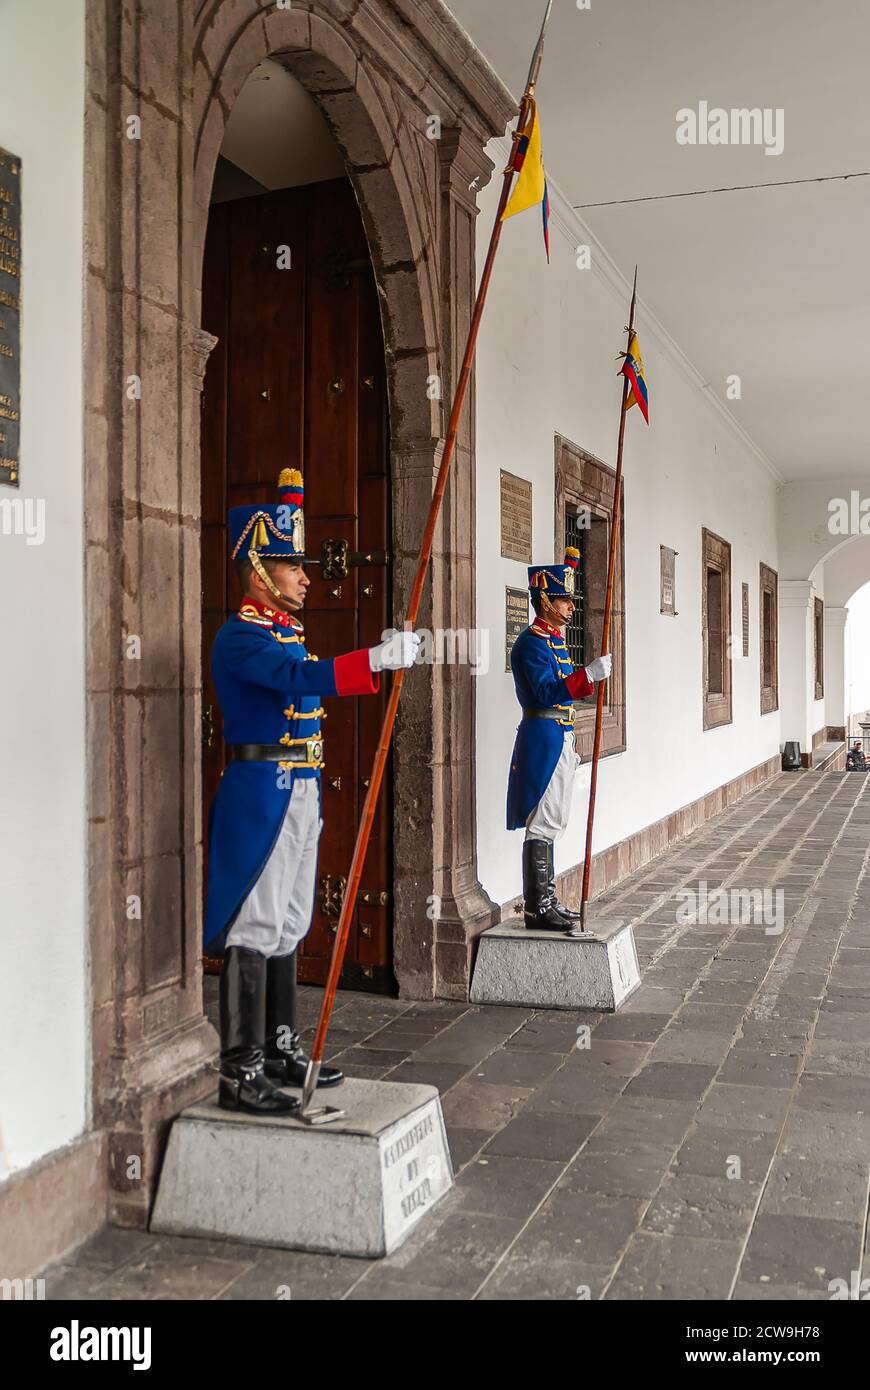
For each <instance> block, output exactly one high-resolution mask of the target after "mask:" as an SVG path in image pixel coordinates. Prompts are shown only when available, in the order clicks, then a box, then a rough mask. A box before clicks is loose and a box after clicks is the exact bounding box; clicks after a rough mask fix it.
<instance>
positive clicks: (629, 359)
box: [567, 266, 649, 936]
mask: <svg viewBox="0 0 870 1390" xmlns="http://www.w3.org/2000/svg"><path fill="white" fill-rule="evenodd" d="M636 304H637V266H635V268H634V285H633V286H632V291H631V308H630V309H629V311H628V328H627V329H626V333H627V334H628V340H627V343H626V349H625V352H624V353H623V354H621V355H622V356H623V357H624V359H625V360H624V362H623V365H622V405H621V407H620V411H619V439H618V442H617V446H616V479H615V481H614V484H613V519H612V522H611V527H610V554H609V558H608V561H607V592H606V594H605V597H604V623H603V626H602V630H601V647H600V650H601V651H602V652H606V651H608V650H609V643H610V611H611V608H612V606H613V576H614V573H615V571H616V551H617V548H618V545H619V532H620V520H621V517H620V513H621V510H622V453H623V448H624V445H625V417H626V415H627V413H628V409H629V406H630V405H634V404H638V405H639V406H640V408H641V411H642V412H643V416H644V419H645V420H646V421H647V424H649V416H648V412H647V405H646V384H645V382H644V380H643V364H642V363H640V366H639V369H638V370H636V369H635V362H634V358H633V356H632V343H633V340H634V336H635V334H634V311H635V306H636ZM629 392H631V393H632V399H631V400H630V399H629ZM606 684H607V682H606V681H600V682H599V685H598V695H597V698H596V702H595V736H594V739H593V742H592V777H591V780H590V783H589V811H588V813H587V816H586V851H585V855H584V859H583V889H582V892H581V896H580V920H579V922H578V923H576V925H575V926H573V927H571V928H570V929H569V930H568V932H567V935H568V936H582V935H583V933H584V932H585V930H586V904H587V902H588V900H589V875H590V871H591V868H592V827H593V824H594V821H595V793H596V791H597V790H598V761H599V758H600V756H601V730H602V727H603V723H604V688H605V686H606Z"/></svg>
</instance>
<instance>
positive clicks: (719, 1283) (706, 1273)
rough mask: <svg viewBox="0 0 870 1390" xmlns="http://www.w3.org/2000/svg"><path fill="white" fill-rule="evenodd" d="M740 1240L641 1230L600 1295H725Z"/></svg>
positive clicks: (701, 1297)
mask: <svg viewBox="0 0 870 1390" xmlns="http://www.w3.org/2000/svg"><path fill="white" fill-rule="evenodd" d="M740 1249H741V1246H740V1242H739V1241H725V1240H695V1239H688V1238H686V1237H681V1236H663V1235H655V1234H652V1233H649V1232H646V1231H640V1232H638V1234H637V1235H635V1236H634V1237H633V1239H632V1240H631V1242H630V1244H629V1246H628V1249H627V1250H626V1252H625V1255H624V1256H623V1258H622V1261H621V1263H620V1265H619V1268H618V1269H617V1271H616V1274H615V1275H614V1277H613V1280H612V1282H611V1284H610V1286H609V1288H608V1290H607V1293H606V1295H605V1297H606V1298H607V1299H608V1301H609V1300H612V1299H644V1300H659V1301H661V1300H670V1299H690V1300H691V1301H692V1302H698V1301H709V1300H715V1299H724V1298H727V1297H728V1295H729V1292H730V1289H731V1284H732V1281H733V1278H734V1274H735V1271H736V1269H737V1265H738V1262H739V1259H740Z"/></svg>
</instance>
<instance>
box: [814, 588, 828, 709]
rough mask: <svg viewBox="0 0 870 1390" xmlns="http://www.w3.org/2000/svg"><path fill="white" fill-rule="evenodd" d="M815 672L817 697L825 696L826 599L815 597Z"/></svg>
mask: <svg viewBox="0 0 870 1390" xmlns="http://www.w3.org/2000/svg"><path fill="white" fill-rule="evenodd" d="M813 672H814V676H815V698H816V699H817V700H823V699H824V698H825V601H824V599H820V598H815V599H813Z"/></svg>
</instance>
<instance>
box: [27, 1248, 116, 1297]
mask: <svg viewBox="0 0 870 1390" xmlns="http://www.w3.org/2000/svg"><path fill="white" fill-rule="evenodd" d="M71 1258H72V1259H73V1260H75V1258H76V1257H75V1256H74V1255H73V1256H72V1257H71ZM42 1277H43V1278H44V1280H45V1298H46V1302H48V1303H54V1302H59V1301H61V1300H64V1301H65V1300H74V1301H75V1302H76V1303H78V1302H83V1303H86V1302H91V1301H92V1300H93V1301H101V1300H102V1299H105V1298H107V1297H108V1296H109V1290H107V1285H110V1284H111V1282H112V1281H113V1280H114V1278H115V1276H114V1274H113V1272H112V1271H111V1270H107V1269H101V1268H99V1267H98V1266H89V1265H79V1264H76V1263H72V1264H64V1263H58V1264H53V1265H51V1266H50V1267H49V1268H48V1269H47V1270H46V1271H45V1273H44V1275H43V1276H42Z"/></svg>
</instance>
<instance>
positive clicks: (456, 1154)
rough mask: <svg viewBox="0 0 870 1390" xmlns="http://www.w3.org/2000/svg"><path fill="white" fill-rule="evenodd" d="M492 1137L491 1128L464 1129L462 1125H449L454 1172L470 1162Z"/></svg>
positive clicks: (448, 1137) (449, 1143)
mask: <svg viewBox="0 0 870 1390" xmlns="http://www.w3.org/2000/svg"><path fill="white" fill-rule="evenodd" d="M491 1138H492V1130H491V1129H463V1128H462V1126H461V1125H448V1126H447V1141H448V1145H449V1148H450V1157H451V1158H452V1160H453V1171H454V1173H458V1172H459V1171H460V1169H461V1168H463V1167H464V1166H465V1164H466V1163H470V1162H471V1160H472V1159H473V1158H474V1156H475V1154H478V1153H480V1150H481V1149H482V1148H483V1146H484V1144H488V1143H489V1141H490V1139H491Z"/></svg>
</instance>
